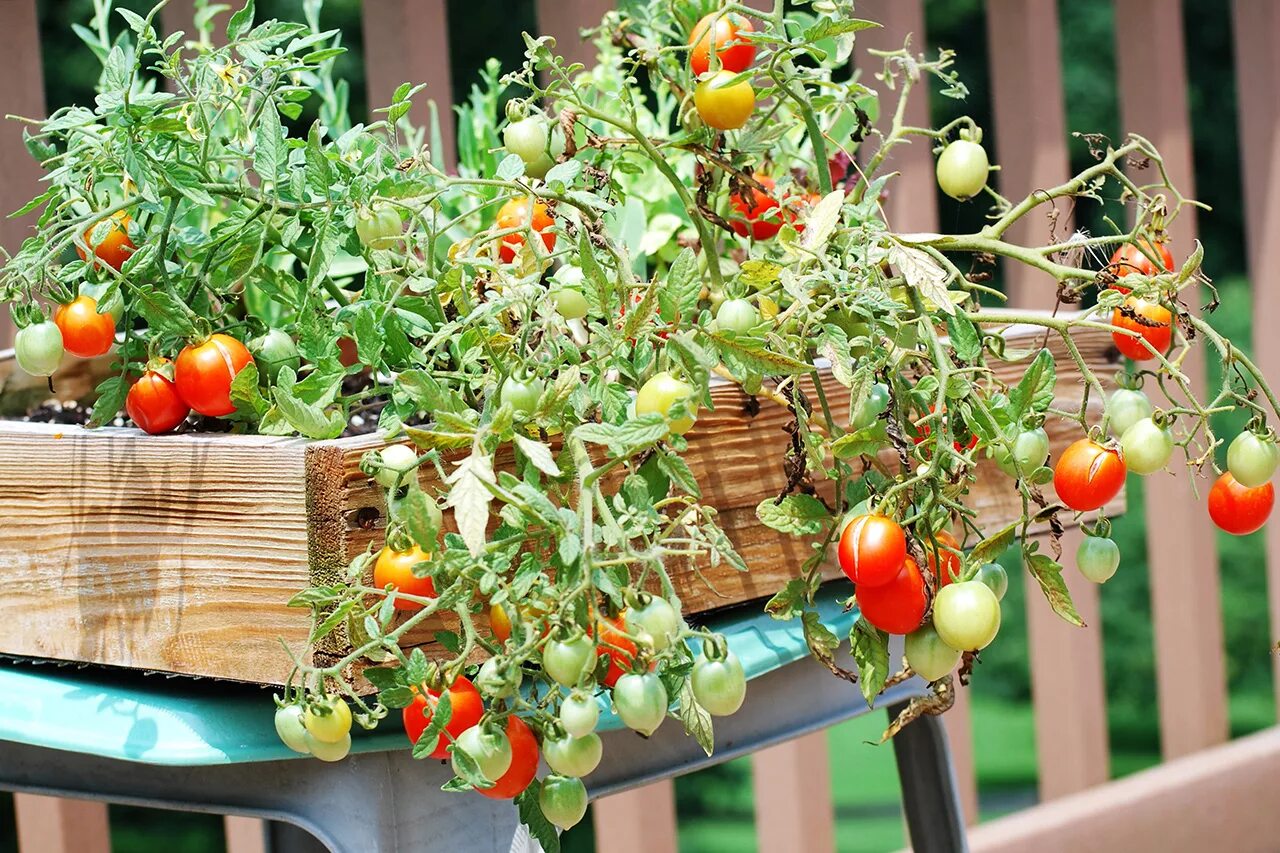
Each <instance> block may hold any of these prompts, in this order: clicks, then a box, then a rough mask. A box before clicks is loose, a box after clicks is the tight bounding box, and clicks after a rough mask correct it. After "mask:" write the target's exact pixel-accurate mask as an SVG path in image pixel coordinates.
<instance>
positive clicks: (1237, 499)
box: [1209, 471, 1276, 536]
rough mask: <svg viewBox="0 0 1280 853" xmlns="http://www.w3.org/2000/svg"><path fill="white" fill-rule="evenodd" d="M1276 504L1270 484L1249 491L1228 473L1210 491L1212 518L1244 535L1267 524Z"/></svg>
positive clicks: (1228, 530) (1217, 522)
mask: <svg viewBox="0 0 1280 853" xmlns="http://www.w3.org/2000/svg"><path fill="white" fill-rule="evenodd" d="M1275 502H1276V490H1275V487H1274V486H1272V485H1271V483H1269V482H1268V483H1263V484H1262V485H1261V486H1257V487H1255V488H1252V489H1250V488H1248V487H1246V486H1242V485H1240V484H1239V483H1237V482H1236V478H1235V477H1233V476H1231V472H1230V471H1228V472H1227V473H1225V474H1223V475H1222V476H1221V477H1219V478H1218V481H1217V482H1216V483H1214V484H1213V488H1211V489H1209V517H1210V518H1212V519H1213V523H1214V524H1216V525H1218V527H1219V528H1221V529H1222V530H1225V531H1226V532H1228V533H1230V534H1232V535H1234V536H1244V535H1245V534H1248V533H1253V532H1254V531H1255V530H1260V529H1261V528H1262V525H1264V524H1266V523H1267V517H1268V516H1270V515H1271V508H1272V507H1273V506H1274V505H1275Z"/></svg>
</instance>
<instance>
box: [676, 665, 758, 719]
mask: <svg viewBox="0 0 1280 853" xmlns="http://www.w3.org/2000/svg"><path fill="white" fill-rule="evenodd" d="M705 652H706V653H705V654H704V656H703V657H702V658H701V659H700V660H699V661H698V662H697V663H695V664H694V665H693V673H692V674H691V675H690V676H689V678H690V681H691V683H692V687H693V695H694V698H695V699H697V700H698V704H699V705H701V706H702V707H704V708H706V709H707V711H709V712H710V713H711V714H713V715H715V716H718V717H727V716H729V715H730V714H734V713H736V712H737V710H738V709H739V708H741V707H742V703H743V701H744V700H745V699H746V698H747V677H746V674H745V672H744V671H743V669H742V661H740V660H738V656H737V655H735V654H734V653H733V652H731V651H727V650H725V651H724V652H723V653H721V652H719V651H716V652H714V653H713V652H712V649H711V648H708V649H706V650H705ZM715 655H719V656H715Z"/></svg>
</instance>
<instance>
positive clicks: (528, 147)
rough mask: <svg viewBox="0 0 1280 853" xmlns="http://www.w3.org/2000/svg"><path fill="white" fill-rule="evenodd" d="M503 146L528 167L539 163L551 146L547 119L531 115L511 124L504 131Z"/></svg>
mask: <svg viewBox="0 0 1280 853" xmlns="http://www.w3.org/2000/svg"><path fill="white" fill-rule="evenodd" d="M502 144H503V146H504V147H505V148H506V149H507V152H508V153H510V154H515V155H516V156H517V157H519V158H520V159H521V160H523V161H524V164H525V166H526V167H527V166H530V165H532V164H535V163H537V162H538V161H540V160H541V159H542V158H544V157H546V156H547V148H548V147H549V146H550V144H551V133H550V130H549V127H548V125H547V120H546V118H545V117H543V116H541V115H531V116H528V117H526V118H522V119H520V120H519V121H513V122H511V123H510V124H508V125H507V126H506V127H505V128H503V130H502Z"/></svg>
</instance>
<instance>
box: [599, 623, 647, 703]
mask: <svg viewBox="0 0 1280 853" xmlns="http://www.w3.org/2000/svg"><path fill="white" fill-rule="evenodd" d="M625 625H626V613H625V612H623V613H621V614H619V615H618V616H616V617H614V618H607V617H604V618H601V619H599V620H597V622H596V655H597V656H599V655H604V654H607V655H608V656H609V671H608V672H606V673H605V676H604V684H605V686H606V687H612V686H614V685H615V684H617V683H618V679H619V678H621V677H622V676H623V674H624V673H626V672H627V670H628V669H630V668H631V662H632V661H633V660H635V656H636V651H637V649H636V644H635V643H633V642H632V641H631V638H630V637H628V636H627V635H626V628H625Z"/></svg>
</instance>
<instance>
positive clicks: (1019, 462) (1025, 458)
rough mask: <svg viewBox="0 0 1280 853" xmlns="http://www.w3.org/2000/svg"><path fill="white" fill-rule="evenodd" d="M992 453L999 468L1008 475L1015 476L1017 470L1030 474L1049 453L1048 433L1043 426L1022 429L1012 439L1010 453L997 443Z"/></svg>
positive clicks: (1041, 463)
mask: <svg viewBox="0 0 1280 853" xmlns="http://www.w3.org/2000/svg"><path fill="white" fill-rule="evenodd" d="M994 455H995V460H996V464H997V465H999V466H1000V470H1001V471H1003V472H1005V473H1006V474H1008V475H1009V476H1010V477H1017V476H1018V472H1019V471H1021V472H1022V474H1024V475H1025V474H1030V473H1031V472H1032V471H1034V470H1036V469H1037V468H1039V467H1040V466H1041V465H1043V464H1044V461H1045V459H1046V458H1047V457H1048V455H1049V433H1047V432H1045V431H1044V428H1043V427H1037V428H1035V429H1028V430H1023V431H1022V432H1020V433H1018V436H1017V437H1016V438H1015V439H1014V440H1013V452H1012V453H1010V452H1009V451H1007V450H1005V449H1004V447H1002V446H1000V445H998V444H997V445H996V446H995V450H994Z"/></svg>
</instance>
